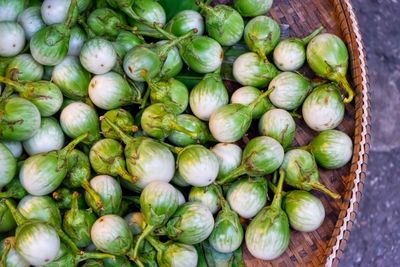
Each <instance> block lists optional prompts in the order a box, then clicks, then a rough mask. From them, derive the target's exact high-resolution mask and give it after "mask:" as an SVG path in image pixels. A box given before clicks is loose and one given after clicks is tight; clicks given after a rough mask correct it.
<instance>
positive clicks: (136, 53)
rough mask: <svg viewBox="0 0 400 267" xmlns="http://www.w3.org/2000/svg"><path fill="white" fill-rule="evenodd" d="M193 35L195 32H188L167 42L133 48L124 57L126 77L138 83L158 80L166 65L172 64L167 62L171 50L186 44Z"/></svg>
mask: <svg viewBox="0 0 400 267" xmlns="http://www.w3.org/2000/svg"><path fill="white" fill-rule="evenodd" d="M192 35H193V32H188V33H186V34H185V35H182V36H180V37H174V39H171V40H169V41H167V42H162V43H157V44H144V45H138V46H135V47H133V48H132V49H131V50H130V51H129V52H128V53H127V54H126V55H125V57H124V62H123V68H124V71H125V73H126V75H128V77H129V78H131V79H132V80H134V81H138V82H143V81H145V80H151V79H154V78H158V76H159V75H160V74H161V71H162V69H163V68H164V64H165V63H168V64H171V62H166V60H167V59H168V55H169V52H170V51H171V49H173V48H174V47H175V46H176V45H180V43H184V42H186V41H187V39H188V38H190V37H191V36H192ZM165 67H166V68H168V67H169V66H168V65H167V66H165ZM164 70H165V69H164Z"/></svg>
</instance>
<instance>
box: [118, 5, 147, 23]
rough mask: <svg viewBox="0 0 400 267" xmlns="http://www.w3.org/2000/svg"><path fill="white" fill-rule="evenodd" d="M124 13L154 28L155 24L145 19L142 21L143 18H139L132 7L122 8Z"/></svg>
mask: <svg viewBox="0 0 400 267" xmlns="http://www.w3.org/2000/svg"><path fill="white" fill-rule="evenodd" d="M121 9H122V11H124V12H125V13H126V14H127V15H128V16H129V17H131V18H132V19H134V20H136V21H137V22H139V23H141V24H144V25H146V26H148V27H150V28H154V24H153V23H152V22H149V21H147V20H145V19H142V18H141V17H139V16H138V15H137V14H136V13H135V11H133V9H132V7H123V8H121Z"/></svg>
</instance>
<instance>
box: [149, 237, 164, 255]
mask: <svg viewBox="0 0 400 267" xmlns="http://www.w3.org/2000/svg"><path fill="white" fill-rule="evenodd" d="M146 241H148V242H149V243H150V245H151V246H152V247H153V248H155V249H156V250H157V253H162V252H163V251H165V245H164V244H163V243H161V242H160V241H159V240H157V239H155V238H154V237H152V236H150V235H149V236H146Z"/></svg>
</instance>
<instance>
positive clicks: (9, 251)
mask: <svg viewBox="0 0 400 267" xmlns="http://www.w3.org/2000/svg"><path fill="white" fill-rule="evenodd" d="M15 245H16V244H15V237H14V236H10V237H7V238H4V239H3V240H2V241H1V242H0V255H1V259H2V261H1V263H2V264H4V266H10V267H29V264H28V263H27V262H26V261H25V260H24V258H22V256H21V255H20V254H19V253H18V252H17V251H16V250H15Z"/></svg>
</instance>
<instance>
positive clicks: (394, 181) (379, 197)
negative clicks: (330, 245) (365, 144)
mask: <svg viewBox="0 0 400 267" xmlns="http://www.w3.org/2000/svg"><path fill="white" fill-rule="evenodd" d="M353 4H354V7H355V9H356V13H357V15H358V19H359V23H360V26H361V30H362V32H363V37H364V43H365V45H366V50H367V57H368V66H369V75H370V83H371V97H372V108H373V114H372V116H373V119H372V134H373V141H372V147H371V153H370V157H369V164H368V172H367V179H366V181H365V186H364V192H363V199H362V202H361V209H360V212H359V214H358V217H357V220H356V224H355V225H354V227H353V230H352V233H351V237H350V241H349V243H348V245H347V248H346V251H345V254H344V257H343V259H342V261H341V264H340V265H341V266H344V267H347V266H362V267H369V266H371V267H372V266H373V267H375V266H384V267H391V266H398V265H399V264H398V262H399V260H400V254H399V253H398V251H399V249H400V231H399V223H400V214H399V212H400V204H399V202H400V182H399V181H400V178H399V177H398V175H399V174H400V165H399V163H400V18H399V14H400V1H399V0H353Z"/></svg>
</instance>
